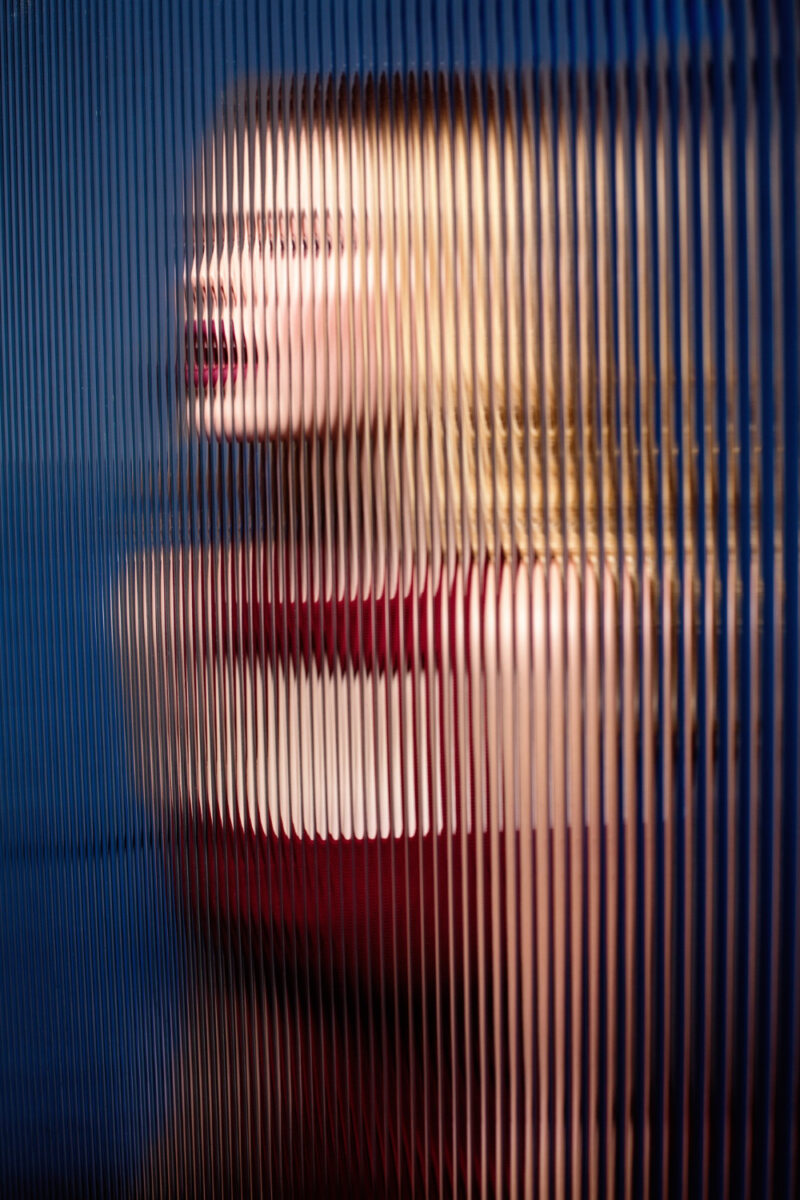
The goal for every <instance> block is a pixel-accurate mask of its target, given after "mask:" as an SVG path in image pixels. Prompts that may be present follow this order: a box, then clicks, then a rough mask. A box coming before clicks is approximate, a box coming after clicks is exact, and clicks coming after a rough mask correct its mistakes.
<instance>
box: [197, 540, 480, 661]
mask: <svg viewBox="0 0 800 1200" xmlns="http://www.w3.org/2000/svg"><path fill="white" fill-rule="evenodd" d="M247 557H248V558H249V560H250V572H251V575H250V580H249V586H248V584H247V581H246V579H245V577H244V571H245V570H246V569H247V566H246V564H245V565H244V566H243V571H242V577H241V579H240V581H239V584H238V586H236V585H233V584H232V581H230V580H228V581H227V584H228V586H226V587H225V588H220V589H219V594H216V593H213V592H212V595H211V597H210V604H211V617H212V620H211V626H212V639H213V640H212V645H213V649H214V652H215V653H220V651H221V653H222V656H223V657H224V656H227V655H228V654H233V655H234V656H239V655H244V654H247V653H249V652H251V651H252V652H253V653H254V654H256V656H257V657H259V658H263V659H271V660H277V661H284V662H285V661H291V662H293V663H295V664H297V663H298V661H302V662H303V663H304V664H305V666H307V667H308V666H309V665H310V664H311V662H312V661H313V662H314V664H315V665H316V666H317V667H321V666H322V663H323V659H324V660H325V661H326V662H327V665H328V666H329V667H330V668H333V667H334V665H335V664H336V663H337V662H338V664H339V666H340V667H341V668H342V669H346V668H347V666H348V665H350V666H352V668H353V669H354V670H359V669H361V668H362V667H363V668H364V670H366V671H374V670H380V671H385V670H398V669H400V668H401V666H402V667H405V668H410V667H412V666H413V665H414V662H415V661H416V662H417V663H418V665H419V667H420V669H421V670H424V669H426V668H427V666H428V665H429V663H432V664H433V665H435V666H437V667H440V666H441V665H442V659H443V642H442V639H443V625H444V611H443V608H444V605H445V604H446V606H447V616H448V621H447V628H448V631H449V633H448V646H449V655H450V661H451V662H452V661H454V656H455V653H456V631H457V617H458V606H459V603H461V604H463V621H464V628H467V627H468V604H469V597H470V590H471V588H472V587H473V586H474V585H475V584H474V581H475V579H476V571H475V568H474V567H471V568H470V571H469V574H468V576H467V579H466V581H465V586H464V588H463V595H462V596H461V599H460V600H459V592H460V591H461V589H460V588H458V587H457V586H456V584H455V582H454V583H453V584H452V585H451V586H450V587H449V588H448V587H447V584H446V581H445V578H444V575H441V576H440V578H439V582H438V584H437V585H436V586H435V587H434V588H433V589H432V594H431V597H430V599H431V604H430V605H429V603H428V592H429V590H430V587H431V574H430V571H428V572H427V573H426V576H425V578H424V579H422V580H421V581H420V583H419V585H417V583H416V580H415V577H414V576H412V579H411V583H410V585H409V587H408V589H407V591H405V593H404V594H401V589H400V586H399V583H398V585H397V586H396V587H395V590H394V592H392V593H390V594H389V595H388V597H387V595H386V589H385V588H383V589H382V590H381V592H380V593H379V594H378V595H376V596H375V597H374V598H373V595H372V593H371V592H370V591H367V592H363V591H362V592H360V593H356V594H354V595H351V596H350V597H347V596H345V595H341V596H338V597H337V598H335V599H334V597H333V596H328V597H327V598H324V599H323V598H322V597H319V596H317V597H316V598H312V597H308V596H307V597H304V598H300V599H297V598H288V599H285V598H282V597H278V598H274V597H275V594H276V592H277V591H278V587H277V586H276V576H277V569H276V566H277V564H276V566H275V567H273V574H272V581H270V580H269V579H268V577H267V572H268V565H267V559H266V556H263V557H262V556H261V555H257V554H255V553H253V554H251V555H249V556H247ZM276 557H277V556H276V555H275V554H273V559H276ZM259 558H261V559H262V571H261V576H262V577H261V587H260V588H259V586H258V583H259V581H258V566H257V562H258V560H259ZM287 572H288V564H287ZM284 578H286V576H284ZM485 588H486V576H484V579H483V581H482V587H481V593H482V594H481V605H483V604H484V603H485V601H486V597H485ZM292 592H293V597H297V595H298V593H300V594H301V595H302V593H301V588H300V581H299V579H297V580H296V582H295V587H294V588H293V589H292ZM248 597H249V598H248ZM217 605H219V606H220V616H221V618H222V619H221V621H220V622H218V621H217V619H216V613H217ZM415 626H416V629H415ZM429 626H430V629H429ZM220 631H221V634H222V645H221V646H220V645H219V638H220ZM198 650H199V647H198V646H197V645H195V653H197V652H198Z"/></svg>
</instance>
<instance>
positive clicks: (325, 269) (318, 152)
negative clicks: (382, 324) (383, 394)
mask: <svg viewBox="0 0 800 1200" xmlns="http://www.w3.org/2000/svg"><path fill="white" fill-rule="evenodd" d="M336 136H338V140H339V143H342V142H343V137H344V135H343V134H342V133H339V134H338V135H336ZM333 139H334V135H333V134H330V135H323V133H322V132H321V130H320V128H319V124H318V123H315V124H314V126H313V130H312V131H309V129H308V127H307V125H306V124H305V123H304V124H303V125H302V128H301V129H300V131H299V135H298V131H297V129H296V127H294V126H293V127H292V128H291V129H290V130H289V131H288V135H287V136H284V130H282V129H279V130H278V132H277V136H276V137H275V138H274V140H273V137H272V131H271V130H270V131H268V133H267V136H266V137H263V136H260V135H259V133H258V131H257V130H256V131H255V132H254V131H252V130H250V129H248V127H247V125H245V127H244V129H243V130H241V131H240V132H239V131H237V133H236V135H235V136H229V135H228V132H227V131H225V130H223V131H222V133H221V134H220V135H219V136H217V137H215V138H212V139H209V142H208V144H207V148H206V158H205V170H206V180H207V187H206V191H205V195H204V196H203V197H202V207H203V228H204V231H205V240H204V245H203V246H202V247H201V248H200V251H201V252H200V253H195V254H194V257H193V260H192V262H191V266H190V269H189V271H188V272H187V279H186V282H187V286H188V288H189V291H190V294H188V295H187V312H188V314H189V319H188V322H187V329H186V379H185V382H186V385H187V398H188V400H189V401H190V403H191V404H192V405H193V414H192V416H193V420H194V423H195V426H196V428H197V430H198V432H199V433H201V434H204V435H205V436H212V435H213V436H217V437H226V438H263V437H266V436H268V437H270V438H276V437H280V438H289V437H293V438H297V437H299V436H300V434H301V432H302V433H305V434H306V435H307V436H308V435H310V434H311V432H312V430H314V429H316V431H317V433H319V434H322V433H324V431H325V430H326V429H330V430H331V431H332V432H335V431H336V430H337V429H338V428H339V427H340V424H341V426H342V427H344V429H348V428H349V427H350V422H351V419H352V417H353V410H355V419H356V422H357V424H359V425H360V423H361V419H362V415H363V411H364V404H365V401H366V394H369V395H370V396H371V405H373V406H374V403H375V387H374V381H375V367H374V364H375V337H376V328H375V324H376V315H375V291H376V283H375V281H376V278H377V276H378V274H379V269H380V268H379V265H378V264H377V262H376V257H377V256H376V253H375V250H374V248H373V246H372V245H371V244H370V238H369V233H370V227H371V224H374V222H370V220H369V216H368V215H367V214H366V212H365V206H364V205H363V204H360V203H358V201H357V199H356V196H355V194H354V193H358V192H360V191H361V180H360V179H359V178H358V176H359V174H360V167H359V166H358V163H359V161H360V156H358V155H352V156H351V155H350V154H346V153H344V152H343V151H344V146H343V145H342V144H340V147H339V151H340V152H339V153H338V154H337V153H336V152H335V146H334V145H333ZM349 163H352V167H351V168H349V167H347V166H346V164H349ZM352 176H355V177H352ZM365 233H366V237H365ZM192 334H193V335H194V336H193V338H192ZM370 351H371V352H370ZM367 364H370V365H369V366H368V365H367ZM192 375H193V379H192ZM368 376H369V377H370V385H371V386H370V387H369V388H368V389H367V388H366V386H365V381H366V379H367V377H368ZM373 411H374V410H373Z"/></svg>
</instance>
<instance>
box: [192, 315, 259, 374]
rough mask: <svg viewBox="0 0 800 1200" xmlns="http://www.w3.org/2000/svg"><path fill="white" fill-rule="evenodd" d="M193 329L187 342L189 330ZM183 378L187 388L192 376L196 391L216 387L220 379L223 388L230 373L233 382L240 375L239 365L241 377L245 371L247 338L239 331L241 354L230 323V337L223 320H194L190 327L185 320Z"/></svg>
mask: <svg viewBox="0 0 800 1200" xmlns="http://www.w3.org/2000/svg"><path fill="white" fill-rule="evenodd" d="M190 328H191V329H192V330H193V338H192V340H191V342H190V338H189V331H190ZM184 359H185V367H184V378H185V381H186V387H187V389H188V388H189V386H190V382H191V380H192V379H194V386H195V390H197V389H198V388H199V387H200V381H201V380H202V383H203V387H204V388H208V387H209V386H210V387H212V388H216V386H217V383H218V382H219V381H220V380H221V381H222V387H223V389H224V388H225V386H226V384H227V382H228V377H229V376H230V378H231V380H232V382H233V383H234V385H235V384H236V381H237V379H238V377H239V369H240V366H241V371H242V378H244V377H245V375H246V374H247V365H248V363H247V340H246V338H245V337H244V334H242V345H241V353H240V351H239V347H238V345H237V342H236V331H235V330H234V328H233V326H232V325H231V326H230V339H229V338H228V334H227V332H226V329H225V322H224V321H223V320H219V321H217V320H211V321H206V320H204V321H202V322H198V321H194V322H192V324H191V326H190V323H189V322H188V321H187V322H186V325H185V328H184Z"/></svg>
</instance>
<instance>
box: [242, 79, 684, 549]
mask: <svg viewBox="0 0 800 1200" xmlns="http://www.w3.org/2000/svg"><path fill="white" fill-rule="evenodd" d="M263 86H264V85H263V84H262V83H261V82H256V84H255V87H256V89H257V90H256V92H255V93H253V91H252V85H250V84H247V83H245V85H244V87H243V88H242V89H241V90H240V93H239V96H242V95H244V97H245V99H244V100H243V101H242V100H241V99H239V100H237V101H235V102H234V121H239V122H241V120H242V119H243V118H244V120H245V122H249V123H250V124H252V122H253V119H254V118H255V120H256V122H258V118H259V110H260V113H261V116H262V117H263V116H264V114H267V115H268V118H269V120H268V121H267V124H268V125H269V126H273V125H274V127H275V128H277V130H278V141H279V142H280V143H281V144H280V145H278V144H277V143H276V144H275V145H273V147H272V151H271V154H265V155H264V156H262V157H263V158H264V160H265V161H270V162H272V163H275V164H278V169H279V170H280V169H281V167H280V164H282V166H283V169H284V172H285V175H284V179H285V180H293V182H292V183H291V184H286V186H287V187H289V186H290V187H291V188H296V189H297V190H298V195H299V196H300V197H301V201H300V203H301V204H302V203H303V201H302V195H303V192H304V190H305V189H308V190H309V193H313V196H314V197H316V203H317V204H319V201H320V196H319V192H320V184H321V190H322V194H323V197H324V199H325V204H326V207H327V209H328V211H337V210H338V214H339V220H340V221H341V223H342V231H341V239H342V241H341V247H340V248H339V249H338V250H337V253H336V254H335V255H334V259H335V260H337V261H336V262H335V263H334V268H333V269H334V275H333V278H334V285H333V286H334V288H336V287H337V286H338V280H339V277H340V276H339V272H340V269H341V264H340V263H339V262H338V259H340V258H341V259H342V260H343V261H344V260H346V261H347V264H348V267H347V269H348V271H351V272H352V271H355V272H359V271H360V272H361V276H362V281H363V284H364V286H362V288H361V295H366V294H367V290H368V289H367V286H366V284H367V280H368V277H369V278H370V279H371V280H372V283H371V286H372V289H373V295H374V297H375V299H376V302H375V304H374V305H372V306H369V305H367V306H363V307H362V309H361V310H360V311H359V312H358V313H357V314H356V315H355V319H354V320H352V321H350V322H349V323H348V329H349V331H350V332H349V337H350V339H351V345H350V352H351V353H352V354H353V355H355V356H362V363H361V365H362V366H363V367H364V370H363V378H364V379H367V380H368V381H372V383H371V384H370V386H371V387H372V389H373V390H374V391H375V392H376V393H377V398H376V401H375V404H374V405H373V403H372V398H370V402H369V403H368V404H367V405H366V406H365V410H366V411H367V412H368V413H370V414H372V419H371V420H369V421H366V422H365V421H363V420H358V421H357V422H356V423H355V436H353V437H349V434H350V432H351V427H350V426H349V425H348V421H349V418H348V417H347V415H345V416H344V417H343V418H342V420H341V422H339V423H338V428H337V429H335V430H333V433H334V435H335V436H338V433H339V432H342V433H344V434H346V435H348V441H347V447H348V448H347V454H348V456H349V463H350V468H351V470H350V476H351V482H352V465H353V462H354V461H357V467H356V477H358V472H359V471H360V472H361V479H362V481H363V480H364V479H366V478H367V477H369V479H371V480H372V483H371V484H370V485H369V486H371V487H372V488H373V495H372V496H371V497H369V498H368V499H369V503H370V504H372V505H373V506H374V510H375V511H376V512H377V513H378V517H379V520H378V524H379V527H380V526H381V525H382V523H385V524H387V525H388V526H389V527H390V528H391V530H392V533H393V534H397V532H398V530H399V527H400V524H401V523H402V522H405V528H406V529H407V530H408V537H409V538H410V540H411V541H412V542H413V545H414V548H415V549H416V550H417V551H418V552H419V551H420V550H421V551H423V552H424V551H426V550H427V552H428V553H432V552H434V551H435V550H436V549H437V547H438V549H439V550H441V549H442V548H446V549H448V550H450V551H452V550H455V551H456V552H457V553H458V554H459V555H463V554H464V553H465V551H467V552H471V553H472V554H473V555H478V554H484V553H485V554H487V555H489V556H494V557H499V556H501V555H502V556H504V557H506V558H512V557H514V556H519V557H520V558H522V559H523V560H529V559H531V558H533V557H543V556H544V555H545V554H547V553H549V554H551V555H552V554H556V555H563V554H578V553H580V542H581V538H583V539H584V540H585V547H586V552H587V555H588V556H589V558H590V559H591V560H593V561H596V559H597V558H598V557H599V556H601V554H602V555H605V556H606V557H607V558H608V559H609V560H610V561H611V562H614V561H618V557H619V555H623V556H624V557H626V559H627V560H628V561H629V563H630V565H631V567H633V566H634V564H635V559H636V551H635V544H636V535H635V528H636V513H635V507H636V500H635V498H636V497H637V496H641V497H642V501H643V504H644V506H645V509H646V511H645V513H644V540H645V547H644V548H645V554H646V555H651V554H654V553H655V550H654V533H653V528H654V515H653V509H654V499H653V497H654V494H655V482H654V472H655V465H654V459H653V450H652V447H653V440H654V436H655V431H654V418H653V414H652V412H651V411H650V409H651V407H652V403H653V401H652V390H653V388H652V380H651V379H650V378H649V377H644V378H643V379H642V380H641V397H640V402H641V406H642V414H641V417H642V436H643V444H642V451H643V455H642V457H641V460H640V461H639V460H637V456H636V452H635V448H634V440H633V439H634V424H635V422H634V420H633V405H634V391H635V388H634V384H635V369H634V355H635V349H634V346H633V340H632V336H631V329H632V314H631V303H632V277H631V260H630V251H629V247H628V232H627V229H628V227H631V228H632V222H631V216H632V214H631V208H630V206H631V204H632V202H633V199H632V198H633V195H634V191H636V189H638V187H639V182H640V181H639V176H638V175H635V176H631V175H630V169H629V166H628V163H627V160H626V158H625V154H624V150H623V147H624V145H625V131H624V129H623V128H622V126H620V127H619V128H616V127H615V126H614V123H613V121H612V119H611V114H609V113H607V112H604V111H603V110H602V107H601V108H600V109H599V110H598V114H599V115H598V117H597V122H596V130H595V134H594V137H595V145H594V148H593V147H592V146H591V144H590V138H589V136H588V131H587V124H586V123H587V120H588V116H587V110H586V108H585V106H583V105H581V104H580V103H578V104H577V105H576V108H575V112H574V114H573V122H572V127H570V126H569V124H568V122H567V118H566V115H565V112H564V110H563V109H562V108H561V107H560V106H559V105H558V104H556V103H555V102H554V99H553V97H551V96H550V95H549V93H548V91H547V89H546V88H542V87H541V85H539V84H535V83H534V80H533V77H532V76H531V77H530V78H521V79H516V78H515V79H514V81H513V82H512V81H504V82H503V84H502V85H501V86H500V87H498V86H496V85H495V84H494V83H493V82H491V81H488V80H486V79H485V78H484V77H483V76H477V75H470V76H467V77H460V76H458V75H456V76H450V75H445V74H442V73H439V74H435V75H434V74H430V73H425V74H423V75H421V76H419V77H417V76H415V75H413V74H412V75H409V76H407V77H401V76H400V75H394V76H393V77H391V78H389V77H387V76H386V75H381V76H380V77H379V78H378V79H377V80H376V79H374V78H373V77H372V76H368V77H367V78H366V79H365V80H363V81H362V80H360V79H359V78H355V79H350V78H347V79H345V78H341V79H338V80H334V79H332V78H328V79H327V80H326V81H324V82H322V81H320V80H319V79H317V80H313V79H311V80H309V79H307V78H298V79H295V78H291V79H287V80H283V79H278V80H277V81H271V82H270V83H269V84H268V85H267V91H266V92H261V91H260V90H259V89H261V88H262V87H263ZM534 88H539V90H538V91H537V92H534ZM237 105H238V106H239V107H238V109H237ZM679 132H681V131H679ZM659 134H660V131H659ZM287 135H288V137H287ZM294 135H298V136H299V138H300V139H301V142H302V145H304V146H305V149H304V150H303V149H301V150H300V151H298V149H297V145H296V144H295V143H296V142H297V138H296V137H294ZM262 136H263V137H267V138H269V137H270V128H267V129H265V130H262ZM290 139H291V140H290ZM640 141H641V138H640V136H639V131H638V125H637V143H636V146H637V148H636V152H635V158H636V163H635V170H636V171H639V170H640V168H641V164H640V163H639V162H638V159H639V157H640V152H641V147H640ZM297 144H300V143H299V142H297ZM659 146H661V141H660V140H659ZM292 147H294V148H292ZM593 149H594V153H593V152H592V151H593ZM304 159H305V161H304ZM612 187H613V189H614V191H613V193H612V192H611V190H610V189H611V188H612ZM612 194H613V195H615V200H614V203H615V209H616V211H615V212H614V213H613V214H612V212H611V207H612V205H611V195H612ZM637 194H638V192H637ZM311 198H312V197H311V195H309V200H311ZM266 199H267V204H268V205H270V206H271V203H272V197H271V196H270V197H267V198H266ZM639 205H640V211H639V213H638V217H637V225H636V229H635V230H634V232H635V233H636V235H637V237H638V239H639V243H640V245H639V256H640V265H639V271H640V273H641V271H642V270H646V253H645V251H646V247H647V238H646V237H645V234H644V230H645V223H646V221H647V219H648V218H647V215H646V206H643V205H642V201H641V199H640V200H639ZM311 207H312V206H311V204H310V203H309V204H308V210H309V211H311ZM342 213H344V214H347V217H346V219H343V218H342V217H341V214H342ZM351 215H352V220H351V219H350V216H351ZM612 217H613V219H615V220H616V223H617V229H618V231H619V235H618V252H617V256H616V261H612V257H611V253H610V250H611V244H612V243H611V238H610V233H609V230H610V224H609V223H610V221H611V220H612ZM642 238H644V241H642ZM336 240H337V242H338V239H336ZM356 242H358V243H359V244H358V247H357V248H356ZM362 248H363V249H364V252H363V253H362V252H361V251H362ZM615 277H616V284H617V293H618V300H617V304H616V310H615V302H614V280H615ZM595 287H596V293H597V311H595ZM639 292H640V304H641V308H642V315H641V326H642V329H643V331H644V332H643V334H642V338H643V341H642V348H641V349H642V359H643V371H644V372H645V375H646V376H647V375H648V372H649V371H650V370H651V358H650V350H649V342H648V340H647V339H648V338H649V337H650V334H649V333H648V330H649V324H648V322H649V320H650V308H651V305H652V298H650V296H649V281H648V280H647V279H645V278H644V277H643V276H642V277H640V279H639ZM348 303H351V304H352V292H351V293H350V294H349V300H348ZM614 311H617V313H618V316H619V352H618V353H617V352H616V351H615V347H614V335H613V331H612V327H611V320H612V314H613V312H614ZM340 316H341V314H340ZM359 326H360V327H359ZM664 350H665V353H664V354H663V355H662V357H663V358H664V360H665V366H664V369H663V374H664V377H665V380H666V378H667V376H668V374H669V365H668V364H669V362H670V360H671V357H672V348H671V347H665V348H664ZM337 352H338V348H337V347H334V346H331V345H329V346H328V358H329V360H330V366H329V368H328V371H327V380H326V381H322V383H321V384H320V382H319V381H318V386H326V387H328V388H331V387H335V386H336V384H335V382H334V381H335V379H336V378H337V375H336V361H338V360H336V354H337ZM367 358H369V359H370V360H371V361H370V362H365V361H363V360H365V359H367ZM617 397H618V401H617ZM617 402H619V404H620V406H621V407H620V417H621V429H620V432H619V433H618V432H617V423H616V422H617V418H616V415H615V405H616V403H617ZM351 407H352V406H351ZM337 411H338V410H337ZM617 445H619V454H617V452H616V450H615V447H616V446H617ZM666 449H667V451H668V452H669V447H666ZM367 468H368V469H367ZM601 472H602V476H601V474H600V473H601ZM640 473H642V474H643V475H644V476H646V477H645V478H641V479H639V477H638V476H639V474H640ZM601 478H602V482H603V486H602V488H601V486H600V482H601ZM340 482H341V481H340ZM667 483H669V481H667ZM581 491H582V495H583V508H582V510H581V501H580V497H581ZM382 497H384V498H385V499H382ZM620 500H621V509H620ZM667 501H668V503H669V492H668V493H667ZM387 504H388V512H383V511H382V510H383V509H384V508H385V507H386V505H387ZM620 511H621V513H622V527H621V536H622V542H621V544H620V545H617V542H618V516H617V514H618V512H620ZM409 513H410V514H413V515H412V516H410V517H409V515H408V514H409ZM601 516H602V526H603V528H604V530H605V532H604V537H603V540H604V543H605V545H604V547H603V548H602V550H601V547H600V545H599V541H600V537H599V530H600V528H601ZM465 539H466V546H465V545H464V542H465Z"/></svg>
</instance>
